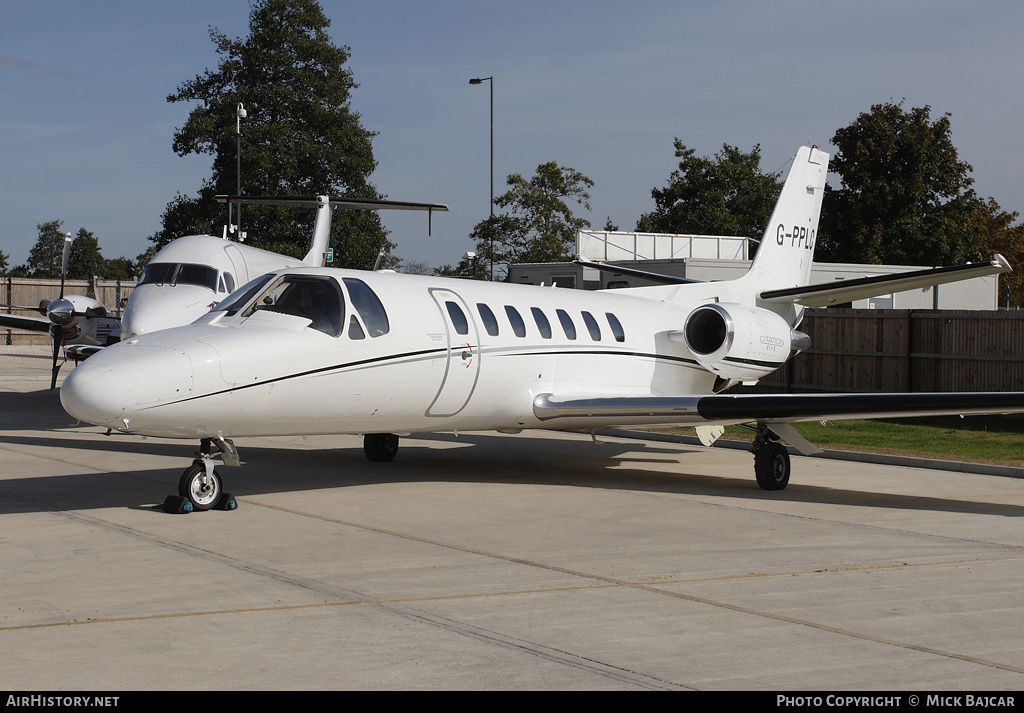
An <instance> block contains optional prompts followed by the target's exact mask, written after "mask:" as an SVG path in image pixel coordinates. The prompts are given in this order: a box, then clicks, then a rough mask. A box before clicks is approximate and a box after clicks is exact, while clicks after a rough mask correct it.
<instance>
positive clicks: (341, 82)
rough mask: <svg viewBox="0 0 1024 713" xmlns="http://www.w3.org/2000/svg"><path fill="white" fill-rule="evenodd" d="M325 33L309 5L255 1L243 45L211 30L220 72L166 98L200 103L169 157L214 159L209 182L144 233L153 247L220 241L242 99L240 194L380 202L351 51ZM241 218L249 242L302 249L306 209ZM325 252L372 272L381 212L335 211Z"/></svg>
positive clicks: (308, 227)
mask: <svg viewBox="0 0 1024 713" xmlns="http://www.w3.org/2000/svg"><path fill="white" fill-rule="evenodd" d="M328 27H330V20H328V19H327V17H326V16H325V15H324V13H323V10H322V9H321V8H320V5H319V4H318V3H317V2H315V0H257V1H255V2H253V3H252V5H251V10H250V15H249V36H248V37H247V38H245V39H244V40H243V39H235V40H232V39H229V38H228V37H227V36H225V35H224V34H223V33H221V32H220V31H219V30H217V29H216V28H212V29H211V31H210V36H211V38H212V39H213V42H214V43H215V45H216V48H217V53H218V54H219V55H220V57H221V59H220V65H219V67H218V69H217V70H216V71H211V70H207V71H206V72H205V73H204V74H201V75H199V76H197V77H195V78H194V79H192V80H190V81H187V82H185V83H184V84H182V85H181V86H180V87H179V88H178V91H177V92H175V93H174V94H172V95H170V96H168V97H167V100H168V101H170V102H181V101H187V102H197V103H198V106H196V107H195V108H194V109H193V110H192V112H191V114H190V115H189V117H188V120H187V121H186V123H185V125H184V126H183V127H182V128H181V129H180V130H178V131H177V132H176V133H175V135H174V150H175V152H177V153H178V155H180V156H186V155H189V154H193V153H196V154H210V155H212V156H213V157H214V159H213V175H212V176H211V178H210V179H208V180H207V181H205V182H204V184H203V186H202V187H201V188H200V190H199V194H198V196H197V197H187V196H183V195H181V194H179V195H178V196H176V197H175V198H174V200H172V201H171V202H170V203H169V204H168V206H167V210H166V211H165V213H164V216H163V228H162V229H161V230H160V231H159V232H157V233H156V234H155V235H153V236H151V240H153V241H154V242H155V243H156V244H157V245H158V246H163V245H165V244H166V243H168V242H170V241H171V240H173V239H174V238H177V237H181V236H182V235H187V234H190V233H213V234H218V233H219V232H220V231H219V229H218V226H219V225H221V224H223V223H225V222H226V220H225V219H226V215H227V209H226V207H225V206H223V205H221V204H219V203H217V202H216V201H215V200H214V196H215V195H218V194H226V195H233V194H234V193H236V166H237V163H236V161H237V149H236V145H237V135H236V134H237V131H236V126H237V124H236V121H237V120H236V110H237V107H238V105H239V103H241V104H243V105H244V106H245V108H246V111H247V117H246V118H245V119H243V120H242V123H241V146H242V149H241V166H242V176H241V182H242V189H243V192H244V193H246V194H248V195H315V194H325V193H326V194H330V195H337V196H350V197H356V198H379V197H380V196H379V195H378V194H377V191H376V189H375V188H374V187H373V186H372V185H371V184H370V183H369V181H368V177H369V175H370V174H371V173H372V172H373V170H374V169H375V168H376V162H375V161H374V158H373V150H372V145H371V140H372V138H373V136H374V135H375V134H374V133H373V132H370V131H367V130H366V129H364V128H363V127H362V126H361V124H360V117H359V114H357V113H356V112H354V111H352V110H351V108H350V106H349V98H350V94H351V92H352V90H353V89H355V88H356V86H357V85H356V83H355V82H354V80H353V78H352V72H351V70H349V69H348V68H347V67H346V66H345V65H346V62H347V61H348V59H349V48H347V47H336V46H334V45H333V44H332V43H331V41H330V38H329V37H328V35H327V28H328ZM242 216H243V220H242V226H243V230H244V231H245V232H246V234H247V242H248V243H250V244H253V245H256V246H258V247H262V248H265V249H269V250H274V251H276V252H285V253H288V254H292V255H302V254H305V252H306V250H308V247H309V240H310V237H311V236H312V230H313V222H314V214H313V211H312V210H309V211H303V210H297V209H294V208H279V207H271V206H245V208H244V209H243V213H242ZM331 245H332V246H333V247H334V249H335V265H339V264H340V265H341V266H345V267H359V268H371V267H372V266H373V264H374V260H375V259H376V257H377V253H378V251H379V250H380V248H381V247H384V248H385V250H386V251H387V252H390V250H391V248H392V247H393V244H392V243H391V242H390V241H389V240H388V239H387V232H386V231H385V229H384V228H383V226H382V225H381V222H380V219H379V217H378V216H377V214H376V213H374V212H367V211H342V210H339V211H337V212H336V213H335V214H334V219H333V222H332V231H331Z"/></svg>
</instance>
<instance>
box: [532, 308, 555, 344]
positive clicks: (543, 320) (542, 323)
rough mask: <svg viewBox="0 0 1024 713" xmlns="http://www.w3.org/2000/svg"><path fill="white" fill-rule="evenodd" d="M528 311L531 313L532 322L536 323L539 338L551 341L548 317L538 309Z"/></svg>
mask: <svg viewBox="0 0 1024 713" xmlns="http://www.w3.org/2000/svg"><path fill="white" fill-rule="evenodd" d="M530 311H531V312H533V321H534V322H536V323H537V329H539V330H540V336H542V337H544V338H545V339H551V323H550V322H548V316H547V315H546V314H544V312H543V311H542V310H541V309H540V307H531V308H530Z"/></svg>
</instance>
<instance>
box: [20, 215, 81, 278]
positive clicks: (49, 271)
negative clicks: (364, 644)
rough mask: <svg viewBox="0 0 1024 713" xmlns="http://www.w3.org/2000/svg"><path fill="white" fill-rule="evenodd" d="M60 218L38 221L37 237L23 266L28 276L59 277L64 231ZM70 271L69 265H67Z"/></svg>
mask: <svg viewBox="0 0 1024 713" xmlns="http://www.w3.org/2000/svg"><path fill="white" fill-rule="evenodd" d="M63 224H64V221H62V220H51V221H50V222H48V223H40V224H39V225H37V226H36V227H37V228H38V229H39V237H38V238H37V239H36V244H35V245H33V246H32V250H31V251H30V252H29V254H28V262H27V263H26V265H25V267H26V269H27V274H28V276H29V277H60V266H61V265H60V264H61V259H62V258H63V256H64V233H63V232H61V229H60V228H61V226H62V225H63ZM68 269H69V271H70V266H69V268H68Z"/></svg>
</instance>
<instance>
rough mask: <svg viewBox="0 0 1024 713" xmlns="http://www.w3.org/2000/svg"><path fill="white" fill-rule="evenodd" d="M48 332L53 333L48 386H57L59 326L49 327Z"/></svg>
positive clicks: (52, 387) (53, 387)
mask: <svg viewBox="0 0 1024 713" xmlns="http://www.w3.org/2000/svg"><path fill="white" fill-rule="evenodd" d="M50 334H51V335H53V371H52V374H51V376H50V388H51V389H55V388H57V372H58V371H60V367H61V365H60V364H58V363H57V358H58V357H59V356H60V343H61V341H62V337H61V328H60V327H58V326H57V325H54V326H52V327H50Z"/></svg>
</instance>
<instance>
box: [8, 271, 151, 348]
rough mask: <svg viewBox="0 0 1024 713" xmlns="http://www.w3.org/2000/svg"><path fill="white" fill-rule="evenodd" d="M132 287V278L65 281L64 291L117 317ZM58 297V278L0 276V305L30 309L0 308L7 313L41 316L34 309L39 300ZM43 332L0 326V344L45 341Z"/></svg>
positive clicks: (133, 283)
mask: <svg viewBox="0 0 1024 713" xmlns="http://www.w3.org/2000/svg"><path fill="white" fill-rule="evenodd" d="M133 289H135V280H96V279H93V280H65V281H64V294H66V295H71V294H77V295H88V296H89V297H95V298H96V299H97V300H99V301H100V302H102V303H103V304H104V305H105V306H106V308H107V309H109V310H110V311H111V312H113V313H114V314H115V315H116V316H118V317H120V316H121V312H122V310H124V305H125V303H126V302H127V301H128V295H130V294H131V293H132V290H133ZM59 296H60V279H59V278H57V279H41V278H28V277H0V304H5V305H17V306H19V307H29V308H33V309H29V310H19V309H11V308H7V307H0V311H3V312H5V313H8V314H18V315H27V316H30V317H41V316H42V315H41V314H39V312H38V311H36V310H35V309H34V308H35V307H36V306H37V305H38V304H39V301H40V300H44V299H47V300H55V299H57V298H58V297H59ZM49 343H50V337H49V336H47V335H46V333H45V332H44V333H38V334H36V333H32V332H23V331H21V330H17V329H3V328H0V344H6V345H25V344H49Z"/></svg>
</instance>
